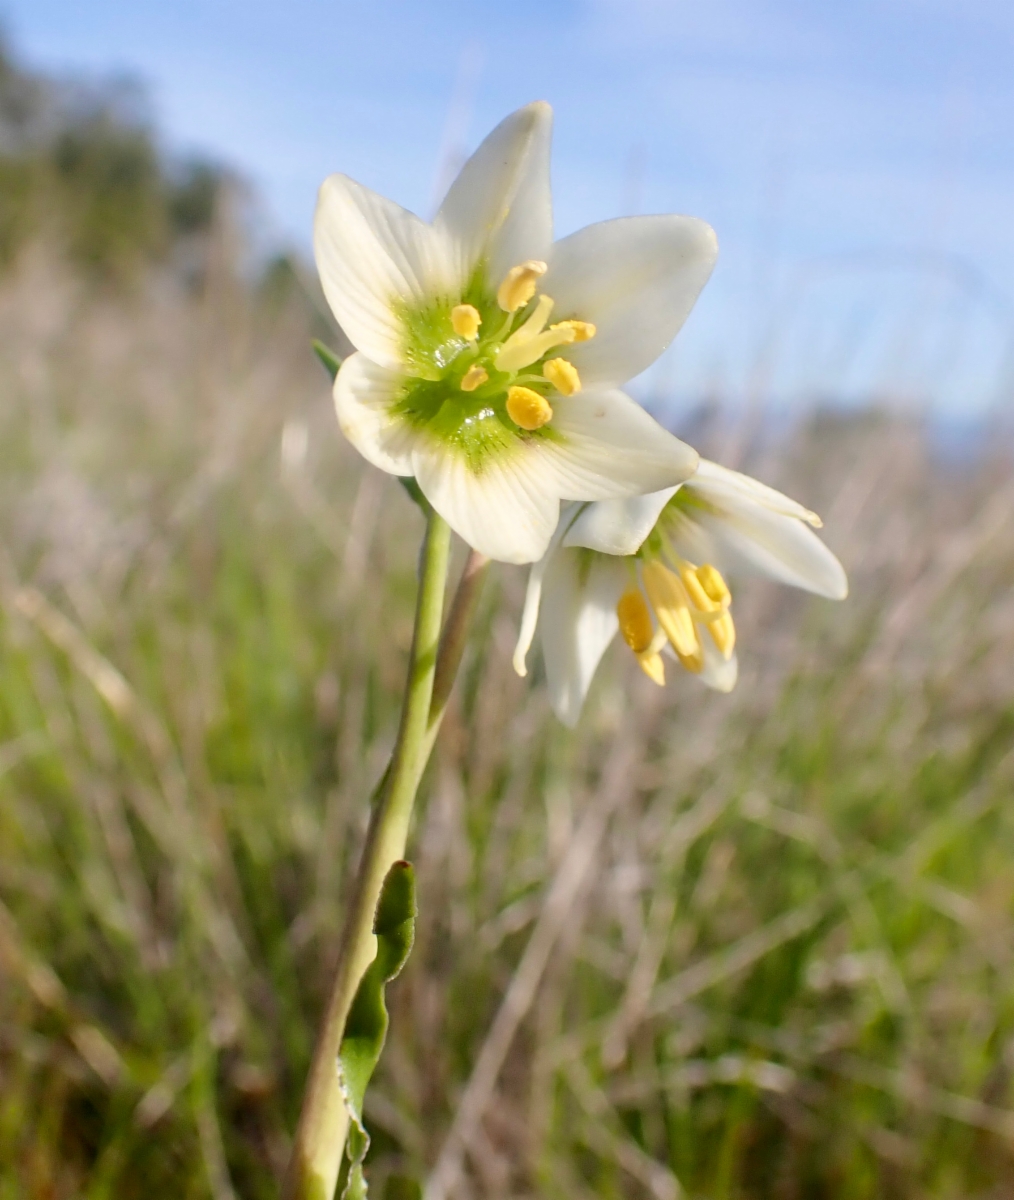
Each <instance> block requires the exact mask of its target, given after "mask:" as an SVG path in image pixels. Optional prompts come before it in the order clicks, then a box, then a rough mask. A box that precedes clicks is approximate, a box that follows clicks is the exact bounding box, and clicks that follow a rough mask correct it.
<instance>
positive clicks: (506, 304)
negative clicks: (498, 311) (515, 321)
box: [496, 258, 546, 313]
mask: <svg viewBox="0 0 1014 1200" xmlns="http://www.w3.org/2000/svg"><path fill="white" fill-rule="evenodd" d="M545 273H546V264H545V263H544V262H539V261H538V260H537V259H534V258H533V259H529V260H528V262H523V263H519V264H518V265H517V266H516V267H511V269H510V270H509V271H508V272H507V274H506V275H505V276H504V279H503V283H501V284H500V286H499V288H497V293H496V302H497V304H499V305H500V307H501V308H502V309H503V310H504V312H509V313H511V312H517V311H518V309H519V308H523V307H524V306H525V305H526V304H527V303H528V301H529V300H531V298H532V297H533V296H534V295H535V283H536V280H537V279H540V278H541V277H542V276H543V275H545Z"/></svg>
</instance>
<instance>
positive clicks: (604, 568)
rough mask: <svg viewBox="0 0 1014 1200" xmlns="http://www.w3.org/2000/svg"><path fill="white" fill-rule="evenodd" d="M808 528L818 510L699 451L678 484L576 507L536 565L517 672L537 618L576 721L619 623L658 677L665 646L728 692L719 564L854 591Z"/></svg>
mask: <svg viewBox="0 0 1014 1200" xmlns="http://www.w3.org/2000/svg"><path fill="white" fill-rule="evenodd" d="M810 526H816V527H819V526H820V518H819V517H817V515H816V514H815V513H812V512H810V511H809V510H808V509H805V508H803V507H802V505H800V504H797V503H796V502H795V501H794V500H790V499H789V498H788V496H783V495H782V493H781V492H776V491H775V490H774V489H773V488H769V487H766V486H765V485H764V484H762V483H758V482H757V480H756V479H751V478H750V477H749V476H748V475H741V474H740V473H739V472H738V471H730V470H727V469H726V468H725V467H720V466H718V465H717V464H716V463H712V462H707V461H706V460H703V459H702V460H701V464H700V466H699V467H698V469H697V473H696V474H695V475H694V476H693V478H692V479H690V480H689V481H688V482H687V483H685V484H683V485H682V486H681V487H676V488H667V489H665V490H664V491H660V492H656V493H654V494H653V495H647V496H636V497H632V498H630V499H626V500H609V501H603V502H601V503H598V504H587V505H576V504H575V505H571V506H569V507H568V508H567V509H565V510H564V514H563V516H562V518H561V520H560V524H559V526H558V528H557V532H556V535H555V536H554V538H553V542H552V544H551V546H550V549H549V551H548V552H547V554H546V556H545V558H543V559H542V561H541V562H538V563H536V564H535V566H533V567H532V570H531V574H530V576H529V580H528V594H527V596H526V598H525V609H524V614H523V616H522V619H521V633H520V636H519V639H518V645H517V649H516V650H515V653H514V667H515V670H516V671H517V672H518V674H519V675H524V674H525V673H526V665H525V660H526V657H527V654H528V650H529V648H530V647H531V644H532V639H533V637H534V635H535V628H536V624H538V625H539V627H540V629H541V633H542V654H543V657H544V659H545V662H546V677H547V683H548V686H549V698H550V702H551V704H552V706H553V711H554V712H555V713H556V714H557V716H558V717H559V718H560V720H561V721H563V722H564V723H565V724H566V725H571V726H573V725H575V724H576V723H577V719H578V717H579V716H580V713H581V707H582V705H583V704H584V699H585V696H586V695H587V693H588V688H589V686H590V685H591V681H592V676H593V675H594V674H595V670H596V668H597V667H598V665H599V661H600V660H601V658H602V655H603V654H604V653H605V651H606V648H607V647H608V646H609V643H610V642H611V641H612V640H613V638H614V637H615V635H616V633H617V632H618V631H619V632H620V633H622V635H623V639H624V641H625V642H626V643H627V645H628V646H629V647H630V648H631V650H633V652H634V653H635V655H636V656H637V659H638V662H639V663H640V664H641V666H642V668H643V669H644V671H645V672H646V674H648V675H649V676H650V677H651V678H652V679H654V680H655V682H656V683H659V684H661V683H664V681H665V667H664V663H663V660H662V657H661V651H662V650H663V649H665V650H666V652H667V653H668V654H670V655H671V656H672V657H674V658H676V659H677V660H678V661H679V662H680V663H681V664H682V666H684V667H685V668H686V669H687V670H689V671H691V672H692V673H693V674H695V675H697V676H698V678H699V679H701V681H702V682H703V683H705V684H707V685H708V686H709V687H712V688H715V689H717V690H718V691H722V692H728V691H731V690H732V688H733V687H734V686H735V684H736V675H737V670H738V668H737V663H736V655H735V652H734V647H735V643H736V629H735V626H734V625H733V621H732V613H731V609H730V606H731V603H732V597H731V595H730V592H729V588H728V586H727V584H726V582H725V579H724V578H723V575H722V571H723V570H725V571H729V570H735V569H736V568H737V567H745V568H747V569H753V570H754V571H757V572H760V573H761V574H763V575H768V576H770V577H771V578H772V579H777V580H778V581H779V582H781V583H787V584H789V585H790V586H792V587H798V588H803V589H804V590H806V591H808V592H815V593H816V594H817V595H818V596H826V597H828V599H831V600H842V599H844V598H845V596H846V595H847V594H848V581H847V580H846V578H845V572H844V570H843V569H842V566H841V563H839V561H838V560H837V558H835V556H834V555H833V554H832V553H831V551H830V550H828V548H827V547H826V546H825V545H824V543H823V542H821V541H820V539H819V538H818V537H817V536H816V535H815V534H814V533H813V532H812V530H811V529H810V528H809V527H810ZM540 605H541V614H540Z"/></svg>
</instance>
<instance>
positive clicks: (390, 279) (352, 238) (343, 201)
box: [313, 175, 461, 369]
mask: <svg viewBox="0 0 1014 1200" xmlns="http://www.w3.org/2000/svg"><path fill="white" fill-rule="evenodd" d="M313 250H314V256H315V258H316V260H317V270H318V271H319V272H320V281H321V286H322V287H323V289H324V295H325V296H326V297H327V302H328V304H329V305H330V306H331V311H332V312H333V313H334V315H335V317H336V319H337V321H338V324H339V325H341V327H342V329H343V330H344V331H345V333H346V334H347V335H348V336H349V338H350V340H351V341H352V344H353V345H354V346H355V347H356V349H357V350H361V351H363V352H364V353H365V354H367V355H369V357H370V358H372V359H373V361H374V362H377V363H380V364H381V365H382V366H385V367H388V368H391V369H396V368H397V367H398V365H399V363H400V361H401V351H402V337H403V332H402V325H401V321H400V319H399V315H398V306H399V304H401V305H406V304H407V305H409V306H418V305H421V304H425V303H428V302H431V301H432V300H433V298H438V297H448V296H450V295H452V294H454V293H456V292H457V291H459V290H460V286H461V279H460V277H459V276H458V274H457V268H456V264H455V260H454V255H453V253H452V245H451V243H450V242H449V240H448V238H447V236H446V234H445V233H444V232H443V231H442V230H438V229H435V228H434V227H433V226H432V225H427V224H426V222H425V221H421V220H420V219H419V218H418V217H417V216H415V215H414V214H413V213H410V212H409V211H408V210H407V209H404V208H402V207H401V206H400V205H397V204H395V203H394V201H393V200H388V199H386V198H385V197H383V196H378V195H377V193H376V192H371V191H370V190H369V188H365V187H363V186H362V185H361V184H358V183H356V182H355V180H353V179H349V178H348V176H346V175H331V176H329V177H328V178H327V179H325V180H324V182H323V184H322V185H321V188H320V193H319V195H318V198H317V212H316V215H315V217H314V224H313Z"/></svg>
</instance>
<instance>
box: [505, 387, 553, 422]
mask: <svg viewBox="0 0 1014 1200" xmlns="http://www.w3.org/2000/svg"><path fill="white" fill-rule="evenodd" d="M507 415H508V416H509V417H510V419H511V420H512V421H513V422H514V424H515V425H520V426H521V428H522V429H528V430H533V429H541V428H542V426H543V425H547V424H548V423H549V422H550V421H551V420H552V419H553V409H552V407H551V405H550V403H549V401H548V400H547V399H546V398H545V397H544V396H540V395H539V393H538V392H533V391H532V389H531V388H526V387H518V386H515V387H511V388H508V389H507Z"/></svg>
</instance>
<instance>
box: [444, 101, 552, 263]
mask: <svg viewBox="0 0 1014 1200" xmlns="http://www.w3.org/2000/svg"><path fill="white" fill-rule="evenodd" d="M552 128H553V110H552V109H551V108H550V106H549V105H548V104H546V103H545V102H544V101H537V102H536V103H535V104H529V105H527V106H526V107H525V108H519V109H518V111H517V112H514V113H511V115H510V116H509V117H507V118H506V119H505V120H503V121H501V122H500V124H499V125H498V126H497V127H496V129H494V130H493V132H492V133H491V134H490V135H489V136H488V137H487V138H486V140H485V141H484V142H483V143H482V145H481V146H480V147H479V148H478V150H476V152H475V153H474V154H473V155H472V157H471V158H470V159H469V160H468V162H466V163H465V165H464V166H463V167H462V168H461V172H460V174H459V175H458V177H457V179H455V181H454V183H453V184H451V188H450V191H449V192H448V193H447V197H446V199H445V200H444V202H443V204H442V205H441V206H440V211H439V212H438V213H437V216H436V220H435V221H434V225H435V227H436V228H438V229H441V230H444V231H446V232H447V233H448V234H449V235H450V236H451V237H452V238H453V239H454V241H455V242H456V244H457V246H458V251H459V254H460V255H461V265H462V268H463V271H464V274H465V276H466V277H467V276H468V275H469V274H470V273H471V271H472V269H473V268H474V267H475V265H476V263H478V262H479V261H480V260H481V259H483V258H485V259H486V260H487V262H488V272H489V279H490V282H491V284H492V286H493V287H496V285H497V284H498V283H499V282H500V280H501V279H502V278H503V277H504V276H505V275H506V274H507V272H508V271H509V270H510V268H511V267H513V266H516V265H517V264H518V263H522V262H525V261H526V260H528V259H539V260H544V259H545V258H546V255H547V254H548V253H549V248H550V245H551V243H552V241H553V208H552V194H551V192H550V186H549V146H550V138H551V134H552Z"/></svg>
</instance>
